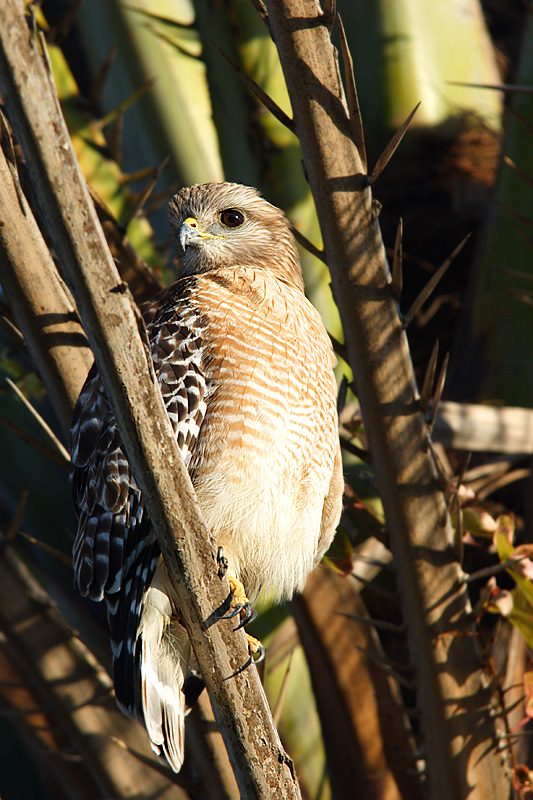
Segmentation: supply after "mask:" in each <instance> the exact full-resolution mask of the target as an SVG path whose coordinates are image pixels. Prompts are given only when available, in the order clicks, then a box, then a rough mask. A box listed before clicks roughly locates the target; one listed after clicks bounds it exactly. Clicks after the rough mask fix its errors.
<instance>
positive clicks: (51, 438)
mask: <svg viewBox="0 0 533 800" xmlns="http://www.w3.org/2000/svg"><path fill="white" fill-rule="evenodd" d="M6 382H7V383H8V385H9V386H10V387H11V389H12V390H13V391H14V392H15V394H16V395H17V397H18V398H19V400H21V401H22V403H23V404H24V405H25V406H26V408H27V409H28V411H29V412H30V414H31V415H32V417H33V418H34V419H35V420H36V421H37V422H38V424H39V426H40V428H41V431H42V432H43V434H44V435H45V436H46V438H47V439H48V442H49V443H50V444H51V445H52V448H53V449H54V450H55V452H56V454H57V455H58V456H59V458H60V459H61V461H62V463H64V464H70V454H69V452H68V450H67V449H66V448H65V447H64V446H63V445H62V443H61V442H60V441H59V439H58V438H57V436H56V435H55V433H54V432H53V430H52V429H51V428H50V426H49V425H48V423H46V422H45V421H44V419H43V418H42V417H41V415H40V414H39V412H38V411H37V409H35V408H34V407H33V406H32V404H31V403H30V401H29V400H28V399H27V398H26V397H25V396H24V394H23V393H22V392H21V391H20V389H19V387H18V386H17V385H16V383H13V381H12V380H11V379H10V378H6Z"/></svg>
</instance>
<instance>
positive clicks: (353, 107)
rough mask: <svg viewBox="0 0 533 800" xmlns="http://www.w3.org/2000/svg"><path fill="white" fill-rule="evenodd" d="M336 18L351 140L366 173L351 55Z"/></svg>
mask: <svg viewBox="0 0 533 800" xmlns="http://www.w3.org/2000/svg"><path fill="white" fill-rule="evenodd" d="M324 13H325V12H324ZM338 18H339V32H340V45H341V53H342V63H343V64H344V81H345V84H346V102H347V103H348V113H349V116H350V127H351V129H352V139H353V141H354V144H355V146H356V147H357V150H358V152H359V156H360V158H361V161H362V162H363V169H364V171H365V172H366V170H367V161H366V148H365V137H364V132H363V120H362V119H361V109H360V108H359V99H358V97H357V87H356V85H355V78H354V74H353V59H352V54H351V53H350V48H349V47H348V41H347V39H346V33H345V31H344V25H343V24H342V20H341V16H340V14H339V15H338Z"/></svg>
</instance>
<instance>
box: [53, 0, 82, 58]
mask: <svg viewBox="0 0 533 800" xmlns="http://www.w3.org/2000/svg"><path fill="white" fill-rule="evenodd" d="M83 3H84V0H75V2H74V3H72V5H71V7H70V8H69V10H68V11H67V13H66V14H65V16H64V17H63V18H62V20H61V22H60V23H59V24H58V25H56V27H55V28H54V29H53V30H52V31H51V33H52V41H53V43H54V44H55V45H57V46H58V47H60V46H61V45H62V43H63V42H64V41H65V39H66V38H67V36H68V35H69V33H70V31H71V29H72V26H73V25H74V23H75V22H76V19H77V17H78V14H79V12H80V9H81V7H82V5H83Z"/></svg>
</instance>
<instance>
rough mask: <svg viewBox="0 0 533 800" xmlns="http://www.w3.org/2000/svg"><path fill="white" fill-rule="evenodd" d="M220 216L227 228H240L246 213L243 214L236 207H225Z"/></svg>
mask: <svg viewBox="0 0 533 800" xmlns="http://www.w3.org/2000/svg"><path fill="white" fill-rule="evenodd" d="M218 218H219V220H220V221H221V223H222V224H223V225H224V226H225V227H226V228H238V227H239V226H240V225H242V224H243V222H244V214H241V212H240V211H237V209H236V208H226V209H224V211H221V212H220V214H219V215H218Z"/></svg>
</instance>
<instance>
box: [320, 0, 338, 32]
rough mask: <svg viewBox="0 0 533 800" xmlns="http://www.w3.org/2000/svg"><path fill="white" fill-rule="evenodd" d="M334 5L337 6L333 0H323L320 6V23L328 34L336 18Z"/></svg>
mask: <svg viewBox="0 0 533 800" xmlns="http://www.w3.org/2000/svg"><path fill="white" fill-rule="evenodd" d="M336 5H337V4H336V2H335V0H324V4H323V6H322V21H323V23H324V25H325V26H326V28H327V29H328V31H329V32H330V33H331V29H332V28H333V25H334V24H335V18H336V16H337V8H336ZM339 22H340V19H339Z"/></svg>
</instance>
